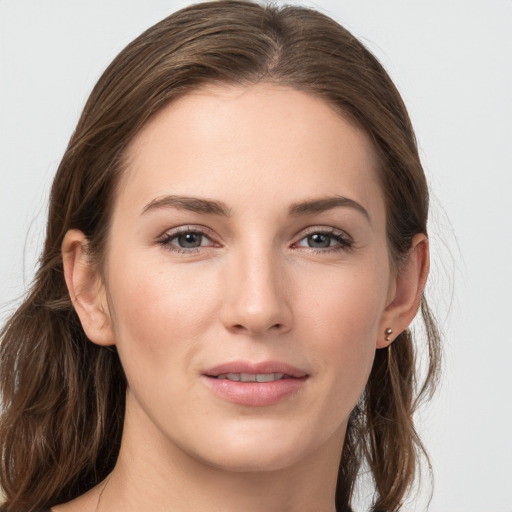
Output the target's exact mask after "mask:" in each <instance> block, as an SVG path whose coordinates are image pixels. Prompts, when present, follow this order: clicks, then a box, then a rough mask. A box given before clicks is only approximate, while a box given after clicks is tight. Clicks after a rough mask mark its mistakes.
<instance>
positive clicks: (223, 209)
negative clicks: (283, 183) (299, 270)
mask: <svg viewBox="0 0 512 512" xmlns="http://www.w3.org/2000/svg"><path fill="white" fill-rule="evenodd" d="M340 207H345V208H347V207H348V208H353V209H355V210H357V211H358V212H360V213H362V214H363V215H364V216H365V217H366V218H367V219H368V220H370V215H369V214H368V211H367V210H366V209H365V208H364V207H363V206H362V205H361V204H359V203H358V202H357V201H354V200H353V199H349V198H348V197H343V196H334V197H328V198H324V199H311V200H308V201H300V202H297V203H293V204H292V205H291V206H290V208H289V211H288V212H289V215H291V216H292V217H300V216H301V215H310V214H313V213H321V212H325V211H328V210H332V209H334V208H340ZM159 208H177V209H179V210H188V211H191V212H195V213H202V214H208V215H219V216H222V217H230V216H231V209H230V208H228V206H227V205H226V204H225V203H223V202H222V201H216V200H213V199H203V198H199V197H188V196H175V195H166V196H162V197H157V198H156V199H153V200H152V201H151V202H149V203H148V204H147V205H146V206H145V207H144V208H143V209H142V214H146V213H148V212H150V211H152V210H155V209H159Z"/></svg>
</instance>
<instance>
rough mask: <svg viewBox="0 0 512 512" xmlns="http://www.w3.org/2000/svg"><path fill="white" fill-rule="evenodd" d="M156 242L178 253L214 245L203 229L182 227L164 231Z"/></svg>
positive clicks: (195, 250) (191, 251)
mask: <svg viewBox="0 0 512 512" xmlns="http://www.w3.org/2000/svg"><path fill="white" fill-rule="evenodd" d="M158 243H159V244H160V245H162V246H164V247H166V248H167V249H169V250H171V251H175V252H180V253H193V252H197V251H198V250H199V249H200V248H201V247H211V246H212V245H215V244H214V242H213V241H212V240H211V238H209V237H208V236H207V235H206V234H205V233H204V232H203V231H201V230H198V229H191V228H184V229H179V230H175V231H172V232H170V233H166V234H165V235H164V236H163V237H162V238H161V239H160V240H159V241H158Z"/></svg>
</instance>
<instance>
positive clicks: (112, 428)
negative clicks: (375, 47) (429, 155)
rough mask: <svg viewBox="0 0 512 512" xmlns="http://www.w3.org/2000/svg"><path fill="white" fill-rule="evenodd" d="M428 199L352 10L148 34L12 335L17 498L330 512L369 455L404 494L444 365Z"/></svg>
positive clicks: (128, 62) (5, 478)
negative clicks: (427, 292)
mask: <svg viewBox="0 0 512 512" xmlns="http://www.w3.org/2000/svg"><path fill="white" fill-rule="evenodd" d="M427 214H428V191H427V186H426V182H425V177H424V174H423V171H422V168H421V164H420V161H419V157H418V153H417V148H416V143H415V139H414V134H413V131H412V127H411V125H410V121H409V118H408V116H407V113H406V110H405V107H404V105H403V103H402V101H401V99H400V96H399V94H398V92H397V91H396V89H395V87H394V85H393V84H392V82H391V81H390V79H389V77H388V76H387V74H386V73H385V71H384V70H383V69H382V67H381V66H380V64H379V63H378V62H377V61H376V59H375V58H374V57H373V56H372V55H371V54H370V53H369V52H368V51H367V50H366V49H365V48H364V47H363V46H362V45H361V44H360V43H359V42H358V41H357V40H356V39H355V38H354V37H353V36H352V35H350V34H349V33H348V32H347V31H346V30H345V29H343V28H342V27H340V26H339V25H338V24H337V23H335V22H334V21H332V20H330V19H329V18H327V17H326V16H324V15H322V14H319V13H317V12H315V11H312V10H308V9H303V8H298V7H283V8H278V7H270V6H267V7H261V6H258V5H256V4H253V3H250V2H233V1H221V2H211V3H203V4H198V5H195V6H191V7H188V8H185V9H183V10H182V11H179V12H177V13H175V14H173V15H172V16H170V17H168V18H167V19H165V20H163V21H162V22H160V23H158V24H157V25H155V26H154V27H152V28H150V29H149V30H148V31H146V32H145V33H144V34H142V35H141V36H140V37H139V38H137V39H136V40H135V41H134V42H133V43H131V44H130V45H129V46H128V47H127V48H126V49H125V50H123V51H122V52H121V53H120V54H119V55H118V57H116V59H115V60H114V61H113V62H112V64H111V65H110V66H109V68H108V69H107V70H106V72H105V73H104V75H103V76H102V77H101V79H100V80H99V82H98V84H97V85H96V87H95V88H94V90H93V92H92V94H91V96H90V98H89V100H88V102H87V104H86V106H85V109H84V112H83V114H82V117H81V119H80V121H79V123H78V126H77V129H76V131H75V133H74V135H73V137H72V139H71V141H70V143H69V146H68V149H67V151H66V153H65V155H64V157H63V159H62V162H61V164H60V167H59V170H58V172H57V176H56V178H55V181H54V185H53V188H52V192H51V198H50V212H49V220H48V229H47V237H46V243H45V247H44V251H43V255H42V259H41V267H40V269H39V271H38V273H37V276H36V279H35V282H34V285H33V287H32V289H31V290H30V293H29V295H28V297H27V299H26V301H25V302H24V303H23V304H22V306H21V307H20V308H19V309H18V311H16V313H15V314H14V315H13V316H12V318H11V319H10V320H9V322H8V323H7V324H6V326H5V328H4V330H3V332H2V345H1V353H0V358H1V382H2V397H3V402H4V404H5V406H4V407H5V410H4V413H3V416H2V420H1V424H0V439H1V441H0V442H1V448H2V472H1V484H2V487H3V489H4V493H5V495H6V500H5V503H4V505H3V510H5V511H9V512H10V511H32V510H41V509H44V508H48V507H52V510H54V511H55V512H67V511H70V512H73V511H102V510H109V511H116V510H123V511H131V510H137V511H139V510H152V511H158V510H179V511H190V510H223V511H230V510H235V509H236V510H249V511H252V510H254V511H256V510H276V511H277V510H279V511H282V510H289V511H294V512H296V511H313V510H314V511H326V512H331V511H334V510H337V511H338V512H340V511H347V510H350V509H351V503H352V502H353V499H354V486H355V483H356V480H357V477H358V475H359V474H360V473H361V472H362V471H363V470H365V469H367V470H369V471H370V472H371V475H372V478H373V481H374V485H375V493H374V497H373V500H372V503H371V504H370V505H369V506H370V507H371V510H374V511H384V510H385V511H394V510H399V508H400V506H401V504H402V502H403V501H404V499H405V498H406V496H407V491H408V489H409V488H410V486H411V484H412V482H413V481H414V478H415V471H416V469H417V466H418V457H419V452H421V451H422V445H421V442H420V440H419V439H418V437H417V435H416V433H415V430H414V425H413V422H412V415H413V412H414V411H415V409H416V406H417V403H418V400H419V399H420V398H422V397H424V396H425V395H427V394H428V393H429V392H430V391H431V390H432V389H433V386H434V384H435V379H436V376H437V371H438V354H439V339H438V334H437V330H436V327H435V324H434V322H433V319H432V318H431V315H430V313H429V309H428V307H427V303H426V301H425V298H424V297H423V289H424V285H425V281H426V278H427V274H428V266H429V252H428V238H427V230H426V221H427ZM419 308H420V309H421V314H422V317H423V320H424V323H425V326H426V334H427V338H428V349H429V366H428V374H427V376H426V380H425V381H424V383H423V386H421V387H419V386H418V383H417V375H416V368H415V359H414V354H415V344H416V341H414V340H413V338H412V334H411V332H410V331H409V329H408V326H409V324H410V322H411V321H412V319H413V318H414V316H415V314H416V312H417V311H418V309H419Z"/></svg>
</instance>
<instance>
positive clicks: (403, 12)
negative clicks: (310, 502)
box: [0, 0, 512, 512]
mask: <svg viewBox="0 0 512 512" xmlns="http://www.w3.org/2000/svg"><path fill="white" fill-rule="evenodd" d="M187 3H188V2H184V1H172V0H139V1H135V0H87V1H85V0H74V1H70V0H0V219H1V221H0V314H1V319H2V320H5V318H6V316H7V315H8V313H9V311H12V309H13V307H14V306H15V305H16V304H17V301H18V299H19V297H20V296H21V295H22V294H23V293H24V291H25V290H26V287H27V285H28V284H29V283H30V281H31V278H32V276H33V271H34V267H35V265H36V261H37V257H38V254H39V252H40V249H41V244H42V241H43V239H44V226H45V217H46V209H47V195H48V191H49V187H50V184H51V180H52V177H53V175H54V173H55V171H56V168H57V165H58V162H59V160H60V158H61V156H62V153H63V151H64V149H65V146H66V143H67V141H68V139H69V137H70V135H71V133H72V131H73V129H74V126H75V124H76V121H77V119H78V116H79V113H80V111H81V108H82V107H83V104H84V102H85V100H86V98H87V96H88V94H89V92H90V90H91V88H92V86H93V85H94V83H95V82H96V80H97V79H98V78H99V76H100V74H101V72H102V70H103V69H104V68H105V66H106V65H107V64H108V63H109V61H110V60H111V59H112V58H113V57H114V56H115V55H116V54H117V53H118V52H119V51H120V50H121V49H122V48H123V47H124V46H125V45H126V44H127V43H128V42H130V41H131V40H132V39H133V38H134V37H135V36H137V35H138V34H139V33H140V32H142V31H143V30H144V29H146V28H147V27H149V26H150V25H151V24H153V23H154V22H156V21H158V20H160V19H161V18H163V17H165V16H166V15H168V14H169V13H170V12H172V11H174V10H176V9H177V8H179V7H183V6H185V5H187ZM278 3H279V2H278ZM292 3H295V2H292ZM302 4H303V5H309V6H312V7H316V8H318V9H320V10H322V11H324V12H326V13H327V14H329V15H331V16H332V17H334V18H335V19H337V20H338V21H339V22H341V23H342V24H343V25H345V26H346V27H347V28H348V29H349V30H351V31H352V32H353V33H354V34H355V35H356V36H358V37H359V38H360V39H361V40H362V41H363V42H364V43H365V44H366V45H367V46H368V47H369V48H370V49H371V50H372V51H373V52H374V53H375V54H376V55H377V57H378V58H379V59H380V60H381V62H382V63H383V64H384V66H385V67H386V69H387V70H388V72H389V73H390V75H391V77H392V78H393V79H394V81H395V83H396V84H397V86H398V88H399V90H400V91H401V93H402V95H403V97H404V100H405V102H406V104H407V106H408V108H409V112H410V115H411V117H412V121H413V124H414V126H415V128H416V132H417V136H418V140H419V146H420V151H421V156H422V161H423V163H424V166H425V170H426V173H427V176H428V178H429V181H430V185H431V188H432V202H433V204H432V207H433V211H432V216H431V223H430V235H431V241H432V252H433V260H434V261H433V270H432V275H431V283H430V286H429V295H430V297H431V300H432V302H433V303H434V305H435V309H436V313H437V315H438V317H439V320H440V322H441V326H442V329H443V332H444V335H445V340H444V350H445V369H444V378H443V381H442V385H441V388H440V390H439V393H438V395H437V396H436V398H435V400H433V401H432V402H431V403H430V404H427V406H426V407H425V409H424V410H423V413H422V414H421V416H420V417H419V418H418V420H419V430H420V433H421V435H422V436H423V437H424V440H425V442H426V444H427V446H428V448H429V451H430V453H431V457H432V462H433V467H434V475H435V488H434V497H433V500H432V503H431V505H430V510H431V511H432V512H462V511H464V512H511V511H512V371H511V366H512V339H511V335H510V331H511V329H510V327H509V321H511V319H512V299H511V288H512V207H511V203H512V199H511V194H512V178H511V176H512V172H511V171H512V168H511V167H512V99H511V91H512V64H511V63H512V1H510V0H485V1H484V0H480V1H477V0H417V1H412V0H330V1H329V0H317V1H316V2H309V3H302ZM422 489H423V494H424V495H425V490H426V487H423V488H422ZM425 501H426V498H425V497H423V498H421V497H420V498H418V499H416V500H414V502H413V503H412V504H409V505H408V506H407V511H413V510H417V511H420V510H424V508H425ZM362 512H365V511H362Z"/></svg>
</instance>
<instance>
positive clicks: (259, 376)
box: [217, 373, 284, 382]
mask: <svg viewBox="0 0 512 512" xmlns="http://www.w3.org/2000/svg"><path fill="white" fill-rule="evenodd" d="M283 377H284V373H256V374H255V373H224V374H222V375H218V376H217V378H218V379H227V380H233V381H236V382H272V381H274V380H280V379H282V378H283Z"/></svg>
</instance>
